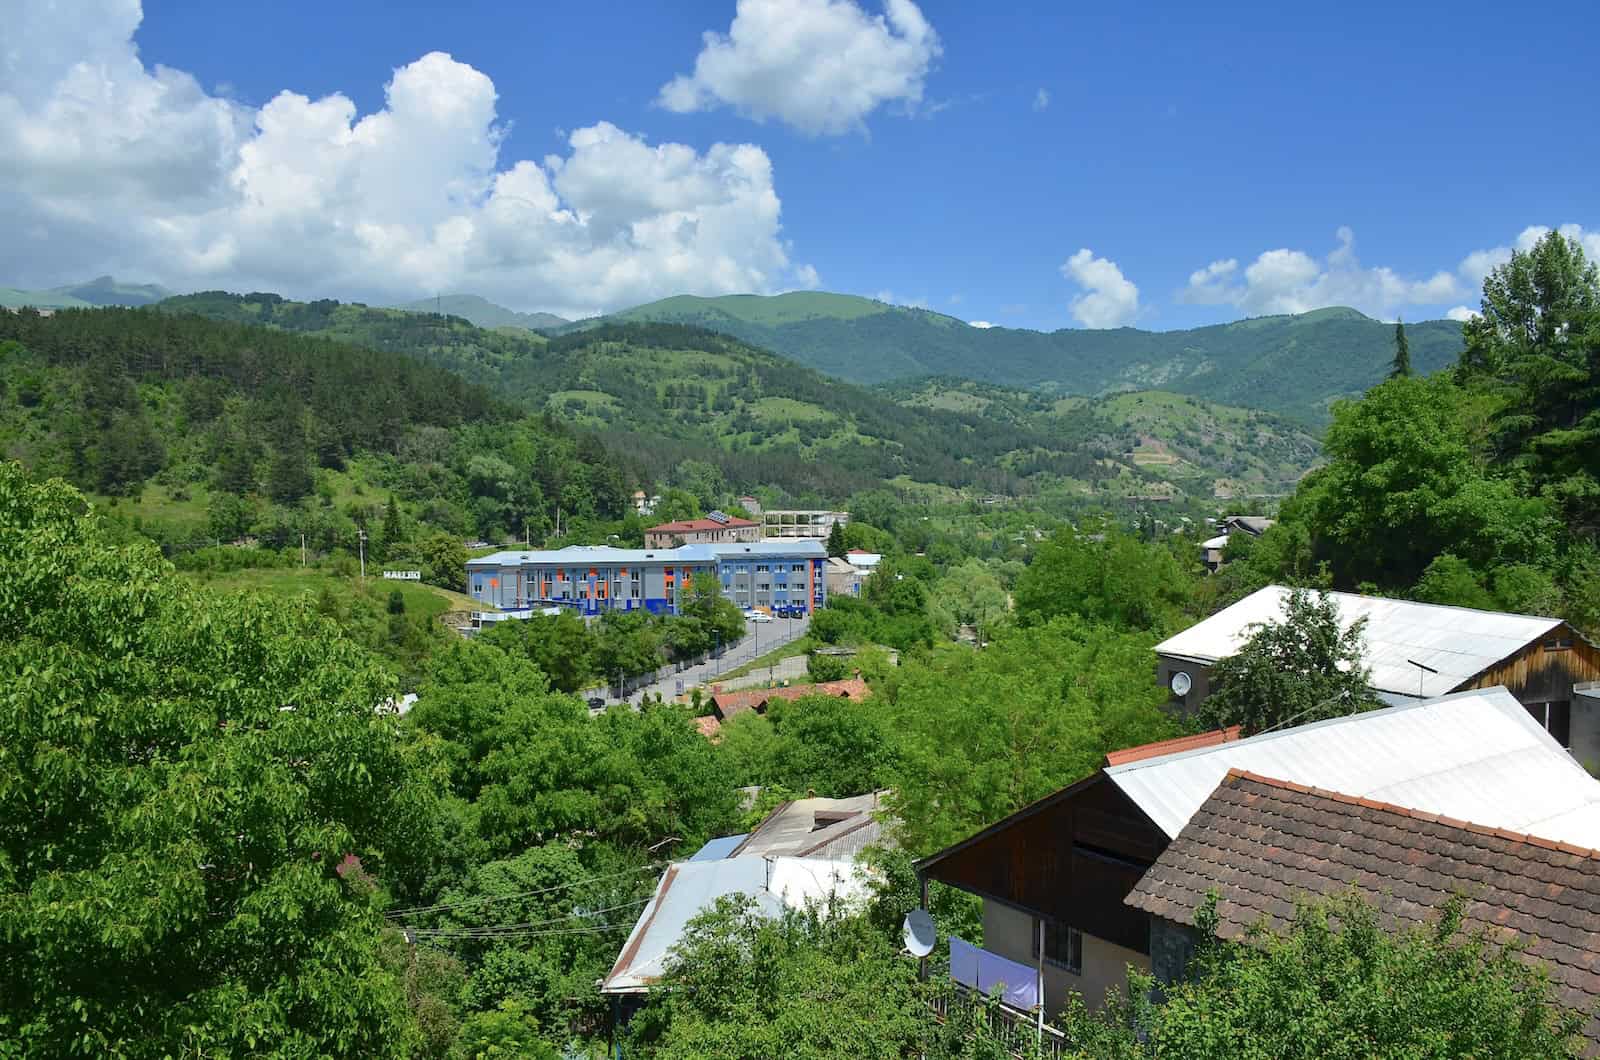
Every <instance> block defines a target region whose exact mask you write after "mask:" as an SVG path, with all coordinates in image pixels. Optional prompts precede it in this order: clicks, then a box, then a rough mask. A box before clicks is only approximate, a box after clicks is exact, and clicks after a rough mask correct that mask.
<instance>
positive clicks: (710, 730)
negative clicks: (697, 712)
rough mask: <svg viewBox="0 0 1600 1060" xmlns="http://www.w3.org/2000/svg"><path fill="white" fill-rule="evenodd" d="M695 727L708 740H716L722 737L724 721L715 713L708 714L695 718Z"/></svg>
mask: <svg viewBox="0 0 1600 1060" xmlns="http://www.w3.org/2000/svg"><path fill="white" fill-rule="evenodd" d="M694 727H695V728H696V729H698V730H700V735H701V736H704V737H705V738H706V739H708V740H712V741H716V740H719V739H721V738H722V722H720V721H718V720H717V719H716V717H715V716H714V715H711V714H707V715H706V716H705V717H703V718H696V719H694Z"/></svg>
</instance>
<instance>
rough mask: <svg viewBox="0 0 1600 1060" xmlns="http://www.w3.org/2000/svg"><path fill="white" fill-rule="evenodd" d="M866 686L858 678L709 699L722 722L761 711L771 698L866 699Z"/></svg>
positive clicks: (737, 693) (729, 693) (716, 696)
mask: <svg viewBox="0 0 1600 1060" xmlns="http://www.w3.org/2000/svg"><path fill="white" fill-rule="evenodd" d="M867 694H868V689H867V683H866V682H865V681H863V680H861V678H859V677H854V678H851V679H849V680H847V681H824V682H823V683H821V684H816V685H790V686H789V687H787V688H751V689H747V690H745V691H743V692H718V693H717V694H716V695H714V696H712V697H711V706H712V709H714V710H715V711H716V712H717V717H719V718H721V719H722V720H724V721H726V720H727V719H728V718H731V717H733V716H734V715H735V714H742V713H744V712H745V711H747V710H754V711H764V710H766V709H767V703H768V702H769V701H771V700H774V699H789V700H793V699H800V698H801V697H803V696H838V697H840V698H841V699H855V700H861V699H865V698H867Z"/></svg>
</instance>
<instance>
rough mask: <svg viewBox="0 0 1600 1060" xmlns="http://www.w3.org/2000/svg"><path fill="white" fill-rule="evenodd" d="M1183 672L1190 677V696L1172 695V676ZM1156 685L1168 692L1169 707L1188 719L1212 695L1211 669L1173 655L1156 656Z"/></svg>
mask: <svg viewBox="0 0 1600 1060" xmlns="http://www.w3.org/2000/svg"><path fill="white" fill-rule="evenodd" d="M1179 670H1182V671H1183V672H1184V673H1186V674H1188V675H1189V681H1190V685H1189V694H1188V695H1186V696H1175V695H1173V694H1172V675H1173V674H1175V673H1177V672H1178V671H1179ZM1156 683H1157V684H1159V685H1160V686H1161V687H1162V688H1164V689H1166V690H1167V696H1168V699H1169V701H1170V702H1169V706H1170V707H1171V709H1173V710H1176V711H1178V712H1180V713H1181V714H1183V715H1184V716H1185V717H1188V716H1189V715H1190V714H1193V713H1194V711H1195V708H1196V707H1198V706H1200V703H1201V701H1202V700H1204V699H1205V698H1206V697H1207V696H1209V695H1210V694H1211V668H1210V667H1209V666H1206V665H1205V664H1204V663H1198V662H1195V661H1194V660H1193V659H1179V658H1176V657H1174V656H1171V655H1157V656H1156Z"/></svg>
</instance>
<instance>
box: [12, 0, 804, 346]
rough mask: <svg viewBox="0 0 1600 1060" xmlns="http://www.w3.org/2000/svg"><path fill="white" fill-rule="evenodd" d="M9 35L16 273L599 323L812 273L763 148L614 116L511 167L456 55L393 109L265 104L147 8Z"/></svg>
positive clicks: (487, 97) (490, 94)
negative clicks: (163, 32) (191, 51)
mask: <svg viewBox="0 0 1600 1060" xmlns="http://www.w3.org/2000/svg"><path fill="white" fill-rule="evenodd" d="M24 8H25V9H26V10H25V13H24V14H23V16H22V17H21V18H20V20H16V21H13V22H12V23H11V24H9V25H8V27H7V29H8V40H7V42H6V46H4V47H0V230H5V231H7V232H10V233H12V237H11V238H9V239H6V240H0V272H3V274H4V275H6V276H8V277H11V278H14V279H15V281H17V282H30V281H33V282H40V283H43V282H61V281H63V280H66V279H71V278H78V277H81V276H83V275H87V274H93V273H98V272H111V273H115V274H119V275H122V276H124V277H127V278H130V279H137V280H147V279H154V280H159V281H161V282H163V283H167V284H168V285H170V286H174V287H179V288H193V287H197V286H226V287H232V288H235V289H241V288H243V289H268V290H278V291H281V292H283V293H285V294H290V295H300V296H305V295H326V294H333V295H336V296H343V297H361V298H366V299H369V300H378V299H401V298H415V297H418V296H420V295H424V294H428V293H432V292H435V291H452V290H467V291H473V292H475V293H480V294H483V295H485V296H487V297H489V298H492V299H495V300H497V301H503V302H506V303H507V304H510V305H513V306H515V307H517V308H540V309H549V310H552V311H555V312H561V313H565V314H581V313H584V312H593V311H595V310H597V309H604V308H615V307H618V306H621V305H626V304H630V303H633V302H639V301H647V300H650V299H653V298H658V297H661V296H663V295H666V294H672V293H677V292H680V291H689V292H694V293H702V294H722V293H728V292H735V291H771V290H775V289H778V288H780V287H785V286H802V287H804V286H814V285H815V283H816V282H817V277H816V273H815V270H814V269H811V268H810V267H809V266H807V265H795V264H793V263H791V262H790V260H789V255H788V251H787V248H786V245H785V243H784V242H783V240H782V239H781V238H780V224H779V215H780V205H781V204H780V202H779V199H778V195H777V192H776V189H775V187H774V181H773V172H772V163H771V161H770V159H769V158H768V157H767V155H766V153H765V152H764V151H763V150H762V149H761V148H759V147H757V146H755V145H753V144H714V145H712V146H711V147H709V148H707V149H705V150H703V151H699V150H696V149H695V148H692V147H689V146H686V145H683V144H674V143H663V144H651V143H649V142H647V141H646V140H645V139H644V138H642V137H640V136H638V135H634V134H632V133H629V132H627V131H624V130H622V129H619V128H617V127H616V126H614V125H612V124H610V123H608V122H599V123H597V124H595V125H592V126H589V127H586V128H581V129H577V130H575V131H573V132H571V133H570V134H568V135H567V144H566V150H565V151H564V152H563V153H560V154H552V155H549V156H547V157H546V158H544V159H542V160H537V161H536V160H529V159H520V160H507V159H504V158H502V141H503V135H504V130H503V127H502V126H501V125H500V123H499V118H498V114H497V111H496V92H495V88H494V84H493V82H492V81H491V80H490V79H489V77H487V76H486V75H485V74H483V73H481V72H480V71H478V70H475V69H473V68H472V67H471V66H468V65H466V64H464V63H461V62H458V61H456V60H454V59H452V58H451V57H450V56H449V55H446V54H444V53H442V52H433V53H430V54H428V55H425V56H423V57H421V58H420V59H417V60H416V61H415V62H412V63H409V64H407V65H405V66H402V67H400V68H399V69H397V70H396V71H395V72H394V75H393V77H392V79H391V80H390V81H389V83H388V85H387V86H386V88H385V102H384V106H383V107H382V108H381V109H379V110H377V111H375V112H373V113H370V114H365V115H362V114H360V113H358V111H357V108H356V105H355V104H354V103H353V102H352V101H351V100H350V99H349V98H348V97H346V96H345V95H343V94H341V93H334V94H331V95H328V96H324V97H321V98H318V99H312V98H309V97H307V96H304V95H300V94H298V93H295V92H293V91H288V90H285V91H283V92H280V93H279V94H278V95H277V96H275V97H274V98H272V99H271V100H270V101H268V102H267V103H266V105H264V106H262V107H260V108H259V109H256V108H250V107H246V106H243V105H240V104H238V103H235V102H232V101H229V100H226V99H222V98H218V97H215V96H212V95H209V94H207V93H206V92H205V91H204V90H203V89H202V88H201V87H200V86H199V84H198V83H197V82H196V81H195V80H194V78H192V77H191V76H189V75H188V74H185V73H183V72H181V71H175V70H171V69H167V68H165V67H160V66H157V67H154V68H148V67H146V66H145V65H144V64H143V63H142V61H141V60H140V59H139V57H138V52H137V49H136V47H135V45H134V41H133V35H134V32H135V30H136V29H137V28H138V25H139V22H140V19H141V17H142V12H141V9H140V6H139V4H138V3H137V0H88V2H84V3H79V4H71V5H51V4H37V5H24Z"/></svg>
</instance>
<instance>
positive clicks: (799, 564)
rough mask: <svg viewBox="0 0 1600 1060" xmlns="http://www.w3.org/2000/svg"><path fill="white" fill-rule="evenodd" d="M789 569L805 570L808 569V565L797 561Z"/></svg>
mask: <svg viewBox="0 0 1600 1060" xmlns="http://www.w3.org/2000/svg"><path fill="white" fill-rule="evenodd" d="M789 569H790V570H794V571H804V570H805V569H806V565H805V564H804V563H796V564H794V565H793V566H792V567H790V568H789Z"/></svg>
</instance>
